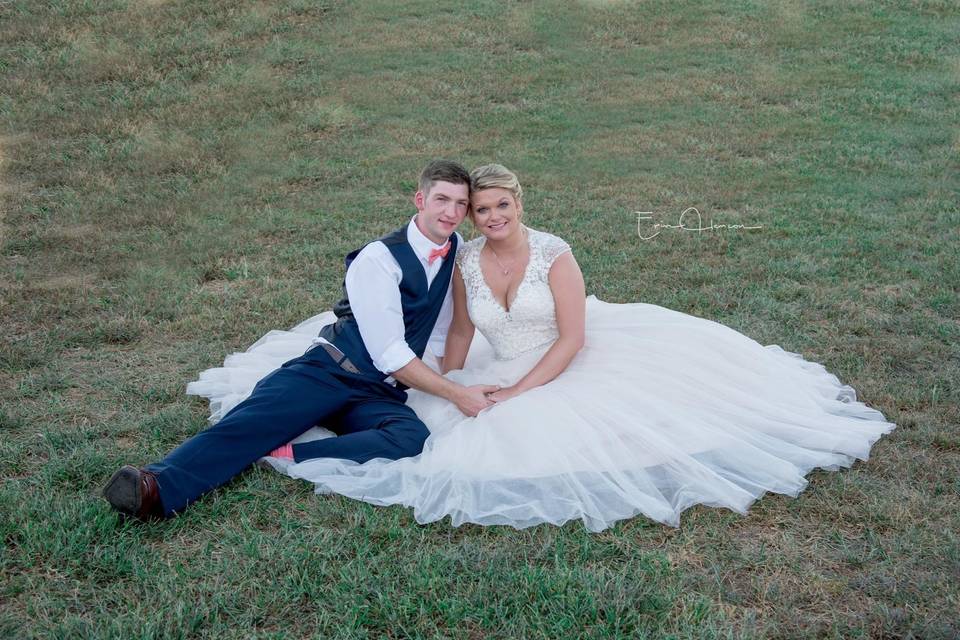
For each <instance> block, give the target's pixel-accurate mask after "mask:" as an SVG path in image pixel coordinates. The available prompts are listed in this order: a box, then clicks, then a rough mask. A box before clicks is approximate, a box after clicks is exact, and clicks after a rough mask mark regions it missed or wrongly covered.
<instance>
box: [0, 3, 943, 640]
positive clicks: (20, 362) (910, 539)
mask: <svg viewBox="0 0 960 640" xmlns="http://www.w3.org/2000/svg"><path fill="white" fill-rule="evenodd" d="M958 42H960V17H958V10H957V6H956V4H955V3H954V2H951V1H948V0H943V1H940V2H937V1H933V0H931V1H922V0H918V1H915V2H882V1H876V2H799V1H790V0H784V1H782V2H779V1H778V2H756V1H754V2H748V1H732V0H731V1H729V2H728V1H713V2H690V1H678V2H667V1H655V2H635V3H634V2H603V1H600V0H595V1H592V2H572V1H571V2H516V1H515V2H496V1H493V0H478V1H475V2H471V3H454V2H426V1H424V2H419V1H412V0H404V1H397V2H346V1H341V2H324V1H321V0H276V1H273V2H253V1H251V0H236V1H226V0H223V1H220V2H214V1H211V0H171V1H163V0H151V1H148V0H43V1H41V0H6V1H3V2H0V198H2V201H0V214H2V218H0V223H2V226H0V229H2V231H0V238H2V240H0V264H2V267H0V292H2V301H0V322H2V325H0V327H2V334H3V336H2V340H0V400H2V408H0V430H2V433H0V539H2V545H3V546H2V549H0V637H4V638H124V639H128V638H252V637H257V638H287V637H290V638H299V637H324V638H379V637H394V638H399V637H422V638H428V637H450V638H561V637H571V638H574V637H611V638H612V637H620V638H638V637H649V638H659V637H670V638H768V637H775V638H821V637H826V638H925V639H933V638H956V637H958V636H960V620H958V619H960V614H958V612H960V587H958V584H960V543H958V539H960V533H958V532H960V509H958V507H960V434H958V430H957V425H958V422H960V411H958V404H960V403H958V401H960V383H958V380H960V347H958V343H960V322H958V318H960V303H958V287H960V234H958V227H960V208H958V199H960V178H958V176H960V163H958V153H960V133H958V131H960V46H958ZM433 157H449V158H454V159H458V160H461V161H462V162H464V163H466V164H467V165H468V166H476V165H477V164H480V163H486V162H491V161H498V162H502V163H504V164H506V165H507V166H509V167H511V168H513V169H514V170H516V171H517V172H518V174H519V175H520V178H521V180H522V183H523V186H524V190H525V192H526V199H525V205H526V207H525V208H526V220H527V221H529V224H530V225H531V226H533V227H535V228H541V229H544V230H547V231H551V232H553V233H556V234H559V235H561V236H562V237H564V238H566V239H567V240H568V241H569V242H570V243H571V244H572V245H573V247H574V251H575V254H576V256H577V258H578V260H579V262H580V264H581V266H582V268H583V271H584V274H585V277H586V280H587V289H588V291H589V292H590V293H593V294H596V295H597V296H599V297H600V298H602V299H604V300H608V301H611V302H630V301H642V302H648V303H653V304H659V305H663V306H666V307H670V308H672V309H677V310H680V311H683V312H686V313H690V314H694V315H698V316H702V317H706V318H710V319H712V320H716V321H719V322H722V323H725V324H727V325H729V326H732V327H734V328H736V329H738V330H740V331H742V332H744V333H746V334H747V335H749V336H751V337H752V338H754V339H756V340H758V341H759V342H761V343H762V344H779V345H781V346H782V347H784V348H785V349H787V350H790V351H796V352H799V353H802V354H803V355H804V356H805V357H807V358H808V359H810V360H813V361H817V362H822V363H824V364H825V365H826V366H827V368H828V369H829V370H830V371H832V372H834V373H836V374H837V375H838V376H839V377H840V378H841V380H843V381H844V382H846V383H848V384H851V385H852V386H854V387H855V388H856V389H857V391H858V394H859V396H860V398H861V399H863V400H864V401H865V402H867V403H868V404H870V405H871V406H873V407H876V408H877V409H879V410H881V411H882V412H883V413H884V414H885V415H886V416H887V418H888V419H889V420H891V421H893V422H895V423H897V425H898V428H897V429H896V430H895V431H894V432H893V433H892V434H890V435H889V436H888V437H884V438H883V439H882V440H881V441H880V442H879V443H878V444H877V445H876V446H875V447H874V449H873V451H872V455H871V459H870V460H869V461H867V462H858V463H857V464H856V465H854V467H853V468H852V469H849V470H843V471H840V472H823V471H818V472H814V473H812V474H811V475H810V485H809V487H808V488H807V490H806V491H805V492H804V493H802V494H801V495H800V496H799V497H798V498H796V499H792V498H787V497H784V496H775V495H768V496H766V497H764V498H763V499H762V500H760V501H759V502H757V503H756V504H755V505H754V506H753V508H752V509H751V511H750V513H749V514H748V515H746V516H740V515H737V514H733V513H730V512H729V511H725V510H717V509H710V508H704V507H697V508H694V509H691V510H689V511H687V512H686V513H685V514H684V516H683V520H682V524H681V526H680V527H679V528H678V529H673V528H669V527H665V526H662V525H660V524H656V523H653V522H651V521H649V520H647V519H645V518H643V517H637V518H634V519H632V520H628V521H625V522H621V523H619V524H618V525H617V526H615V527H613V528H612V529H610V530H608V531H605V532H603V533H600V534H590V533H587V532H586V531H585V530H584V528H583V526H582V524H581V523H579V522H571V523H568V524H567V525H566V526H564V527H560V528H557V527H552V526H540V527H535V528H532V529H528V530H524V531H516V530H513V529H509V528H505V527H489V528H482V527H477V526H470V525H468V526H462V527H459V528H453V527H451V526H450V525H449V523H448V522H439V523H434V524H430V525H427V526H421V525H418V524H417V523H416V522H415V521H414V519H413V516H412V513H411V512H410V511H409V510H408V509H405V508H401V507H393V508H379V507H373V506H370V505H368V504H365V503H360V502H355V501H351V500H348V499H345V498H341V497H338V496H315V495H314V494H313V493H312V491H311V486H309V485H307V484H306V483H303V482H297V481H293V480H291V479H289V478H286V477H282V476H279V475H278V474H275V473H272V472H267V471H264V470H261V469H251V470H250V471H248V472H246V473H244V474H243V475H241V476H240V477H239V478H238V479H236V480H235V481H234V482H232V483H231V484H230V485H228V486H227V487H225V488H224V489H222V490H219V491H216V492H214V493H212V494H211V495H209V496H208V497H207V498H205V499H203V500H202V501H200V502H199V503H197V504H196V505H195V506H194V507H192V508H191V509H189V510H188V511H187V512H186V513H185V514H184V515H182V516H181V517H178V518H176V519H173V520H170V521H167V522H162V523H154V524H148V525H137V524H124V523H121V522H120V521H119V519H118V518H117V516H116V515H115V514H114V513H113V512H111V510H110V509H109V508H108V506H107V505H106V503H104V502H103V501H102V500H101V499H100V498H99V491H100V488H101V486H102V485H103V483H104V482H105V481H106V480H107V478H109V476H110V474H111V473H112V472H113V471H114V470H115V469H116V468H117V467H118V466H119V465H121V464H123V463H126V462H131V463H135V464H143V463H146V462H149V461H152V460H155V459H157V458H158V457H159V456H162V455H163V454H164V453H165V452H167V451H168V450H169V449H170V448H172V447H173V446H175V445H176V444H177V443H179V442H180V441H182V440H183V439H184V438H186V437H188V436H189V435H191V434H192V433H195V432H196V431H198V430H199V429H202V428H203V427H204V425H205V421H206V415H207V411H206V409H207V408H206V404H205V402H203V401H201V400H199V399H197V398H192V397H187V396H185V395H184V387H185V385H186V383H187V382H189V381H190V380H192V379H194V378H195V376H196V375H197V374H198V372H200V371H201V370H203V369H205V368H208V367H212V366H217V365H218V364H220V363H221V362H222V359H223V358H224V356H226V355H227V354H229V353H231V352H233V351H236V350H242V349H244V348H245V347H246V346H247V345H249V344H251V343H252V342H254V341H255V340H256V339H257V338H258V337H259V336H261V335H262V334H263V333H265V332H266V331H268V330H270V329H272V328H287V327H290V326H292V325H294V324H296V323H298V322H299V321H301V320H303V319H305V318H307V317H309V316H311V315H313V314H315V313H318V312H320V311H322V310H324V309H328V308H329V307H330V306H331V305H332V304H333V303H334V302H335V301H336V299H337V297H338V294H339V290H340V282H341V278H342V256H343V255H344V254H345V253H346V252H348V251H349V250H351V249H353V248H356V247H357V246H359V245H360V244H361V243H363V242H364V241H365V240H368V239H370V238H372V237H375V236H376V235H378V234H380V233H382V232H384V231H387V230H389V229H392V228H395V227H397V226H399V225H400V224H402V223H403V222H404V221H406V220H407V219H408V217H409V216H410V215H411V214H412V213H413V211H414V209H413V207H412V204H411V201H410V197H411V196H412V193H413V191H414V189H415V181H416V177H417V172H418V170H419V167H421V166H422V165H423V164H424V163H425V162H427V161H428V160H429V159H431V158H433ZM691 206H693V207H697V209H698V210H699V211H700V212H701V214H702V215H703V223H704V226H706V225H707V224H708V223H709V222H712V223H714V224H728V225H733V224H744V225H753V226H762V228H761V229H755V230H744V229H722V228H721V229H715V230H712V231H707V232H702V233H694V232H689V231H680V230H677V229H665V230H663V232H662V233H661V234H660V235H659V236H657V237H656V238H653V239H652V240H646V241H645V240H642V239H641V238H640V237H639V235H640V234H639V233H638V231H642V232H644V235H649V233H647V232H646V229H639V230H638V224H637V214H636V211H651V212H653V214H652V215H653V216H654V218H655V219H654V220H653V222H661V223H668V224H676V222H677V217H678V216H679V214H680V212H681V211H683V210H684V209H686V208H687V207H691ZM687 221H688V222H689V221H690V220H689V218H688V219H687ZM645 224H650V223H645ZM464 233H465V235H466V236H467V237H470V236H472V235H474V232H473V231H472V230H471V229H470V228H469V224H465V225H464ZM690 393H691V394H696V393H697V389H690ZM643 412H644V407H643V406H638V407H637V413H638V415H642V414H643ZM517 428H518V429H522V428H523V425H517Z"/></svg>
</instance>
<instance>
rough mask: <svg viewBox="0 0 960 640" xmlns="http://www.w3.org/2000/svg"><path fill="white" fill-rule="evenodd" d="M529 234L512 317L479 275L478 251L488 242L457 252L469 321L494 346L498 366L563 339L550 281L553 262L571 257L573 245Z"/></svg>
mask: <svg viewBox="0 0 960 640" xmlns="http://www.w3.org/2000/svg"><path fill="white" fill-rule="evenodd" d="M527 231H528V232H529V235H528V242H529V243H530V261H529V262H528V264H527V270H526V271H525V272H524V274H523V279H522V280H521V281H520V285H519V286H518V287H517V291H516V293H515V296H514V299H513V304H511V305H510V310H509V311H506V310H505V309H504V307H503V305H501V304H500V302H499V301H498V300H497V299H496V298H495V297H494V296H493V293H492V292H491V291H490V287H489V286H488V285H487V282H486V280H484V278H483V271H481V269H480V250H481V249H483V246H484V244H485V243H486V241H487V239H486V238H484V237H480V238H476V239H475V240H471V241H470V242H468V243H466V244H465V245H463V247H462V248H461V249H460V251H459V252H457V265H459V267H460V273H462V274H463V282H464V284H465V285H466V290H467V311H468V312H469V314H470V320H471V321H472V322H473V324H474V326H475V327H476V328H477V329H479V330H480V333H482V334H483V336H484V337H485V338H486V339H487V341H488V342H489V343H490V344H491V346H493V350H494V354H495V355H496V358H497V359H498V360H509V359H511V358H515V357H517V356H519V355H520V354H523V353H526V352H527V351H531V350H533V349H537V348H539V347H543V346H546V345H548V344H550V343H552V342H553V341H554V340H556V339H557V338H558V337H559V335H560V334H559V332H558V330H557V317H556V312H555V309H554V303H553V293H552V292H551V290H550V282H549V279H548V278H549V274H550V266H551V265H552V264H553V261H554V260H556V259H557V256H559V255H561V254H563V253H564V252H567V251H569V250H570V245H568V244H567V243H566V242H564V241H563V240H562V239H560V238H558V237H557V236H555V235H552V234H549V233H545V232H543V231H536V230H535V229H529V228H528V229H527Z"/></svg>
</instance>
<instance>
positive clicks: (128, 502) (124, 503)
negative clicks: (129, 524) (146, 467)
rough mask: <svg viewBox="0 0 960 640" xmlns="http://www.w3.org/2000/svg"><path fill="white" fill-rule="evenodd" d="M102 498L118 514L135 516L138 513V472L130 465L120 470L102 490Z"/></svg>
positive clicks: (139, 497)
mask: <svg viewBox="0 0 960 640" xmlns="http://www.w3.org/2000/svg"><path fill="white" fill-rule="evenodd" d="M103 497H104V498H106V499H107V502H109V503H110V505H111V506H112V507H113V508H114V509H116V510H117V511H119V512H120V513H123V514H126V515H128V516H136V515H137V514H138V513H140V500H141V496H140V470H139V469H137V468H136V467H132V466H130V465H127V466H125V467H123V468H121V469H120V470H119V471H117V472H116V473H115V474H113V477H111V478H110V481H109V482H107V485H106V486H105V487H104V488H103Z"/></svg>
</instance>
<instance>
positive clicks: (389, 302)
mask: <svg viewBox="0 0 960 640" xmlns="http://www.w3.org/2000/svg"><path fill="white" fill-rule="evenodd" d="M416 218H417V217H416V216H413V218H412V219H411V220H410V223H409V224H408V225H407V241H408V242H409V243H410V246H411V247H413V252H414V253H416V254H417V256H418V257H419V258H420V264H421V265H422V266H423V270H424V272H425V273H426V276H427V286H430V284H431V283H432V282H433V279H434V277H436V275H437V273H438V272H439V271H440V267H441V266H443V263H444V262H445V261H447V260H453V259H454V258H455V257H456V256H455V255H454V254H453V253H447V255H446V257H445V258H438V259H437V260H434V261H433V264H428V257H429V255H430V251H431V250H432V249H439V248H441V247H442V246H443V245H442V244H436V243H434V242H433V241H432V240H430V239H429V238H427V237H426V236H425V235H423V233H422V232H421V231H420V229H419V228H418V227H417V223H416V222H415V220H416ZM456 235H457V246H458V247H459V246H460V245H462V244H463V238H462V237H460V234H456ZM402 279H403V271H402V270H401V269H400V264H399V263H398V262H397V260H396V259H395V258H394V257H393V254H392V253H390V250H389V249H388V248H387V245H385V244H383V243H382V242H380V241H379V240H377V241H375V242H371V243H370V244H368V245H367V246H365V247H364V248H363V249H362V250H361V251H360V253H358V254H357V257H356V258H354V260H353V262H351V263H350V267H349V268H348V269H347V276H346V278H345V284H346V289H347V298H348V299H349V300H350V310H351V311H352V312H353V316H354V318H355V319H356V321H357V326H358V328H359V329H360V337H361V338H363V344H364V346H365V347H366V348H367V352H368V353H369V354H370V357H371V358H372V359H373V365H374V366H375V367H376V368H377V369H379V370H380V371H382V372H383V373H393V372H394V371H396V370H397V369H401V368H403V367H404V366H405V365H407V364H408V363H409V362H410V361H411V360H413V359H414V358H415V357H417V356H416V354H415V353H414V352H413V350H412V349H411V348H410V345H408V344H407V341H406V339H405V333H406V327H405V326H404V324H403V305H402V303H401V299H400V280H402ZM452 287H453V279H452V278H451V280H450V284H449V285H447V291H446V293H445V294H444V299H443V306H441V307H440V315H439V316H437V323H436V324H435V325H434V327H433V332H432V333H431V334H430V339H429V342H428V343H427V348H428V349H429V350H430V351H431V352H432V353H433V354H434V355H435V356H436V357H438V358H441V357H443V351H444V348H445V347H446V344H447V331H448V330H449V329H450V322H451V321H452V320H453V293H452V290H453V289H452ZM315 341H316V342H326V340H324V339H322V338H317V339H316V340H315ZM388 381H390V380H389V379H388Z"/></svg>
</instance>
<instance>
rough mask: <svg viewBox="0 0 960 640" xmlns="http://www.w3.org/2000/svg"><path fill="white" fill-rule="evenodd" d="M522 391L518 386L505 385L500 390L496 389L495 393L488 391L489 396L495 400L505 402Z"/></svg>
mask: <svg viewBox="0 0 960 640" xmlns="http://www.w3.org/2000/svg"><path fill="white" fill-rule="evenodd" d="M521 393H523V392H522V391H520V390H518V389H517V388H516V387H504V388H502V389H500V390H499V391H494V392H493V393H488V394H487V397H488V398H490V399H491V400H493V401H494V402H504V401H505V400H509V399H510V398H513V397H514V396H518V395H520V394H521Z"/></svg>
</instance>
